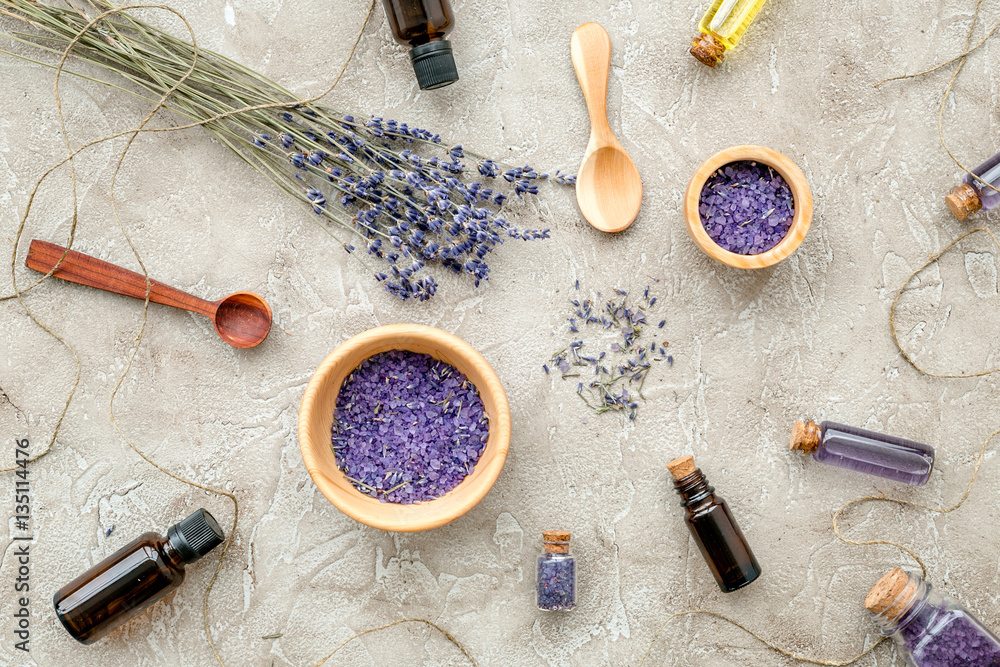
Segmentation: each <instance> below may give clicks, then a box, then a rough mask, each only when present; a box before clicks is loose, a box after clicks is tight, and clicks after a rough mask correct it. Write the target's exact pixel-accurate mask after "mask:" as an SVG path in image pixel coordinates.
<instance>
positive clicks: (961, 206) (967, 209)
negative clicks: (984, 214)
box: [944, 183, 983, 220]
mask: <svg viewBox="0 0 1000 667" xmlns="http://www.w3.org/2000/svg"><path fill="white" fill-rule="evenodd" d="M944 203H945V204H947V205H948V210H949V211H951V214H952V215H954V216H955V217H956V218H958V219H959V220H965V219H966V218H968V217H969V216H970V215H971V214H973V213H975V212H976V211H978V210H979V209H981V208H982V207H983V200H982V199H980V198H979V193H978V192H976V189H975V188H974V187H972V186H971V185H969V184H968V183H963V184H962V185H958V186H955V189H954V190H952V191H951V194H949V195H948V196H946V197H945V198H944Z"/></svg>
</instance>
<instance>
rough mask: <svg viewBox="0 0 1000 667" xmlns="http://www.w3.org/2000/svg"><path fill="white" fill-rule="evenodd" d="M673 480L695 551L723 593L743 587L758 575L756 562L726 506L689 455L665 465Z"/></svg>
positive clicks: (759, 570)
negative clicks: (696, 548)
mask: <svg viewBox="0 0 1000 667" xmlns="http://www.w3.org/2000/svg"><path fill="white" fill-rule="evenodd" d="M667 469H668V470H669V471H670V474H671V476H672V477H673V478H674V491H676V492H677V493H678V494H679V495H680V497H681V507H683V508H684V509H685V510H686V514H685V517H684V521H685V523H687V526H688V529H689V530H690V531H691V535H692V536H693V537H694V541H695V544H697V545H698V550H699V551H701V555H702V556H703V557H704V558H705V562H706V563H708V567H709V569H710V570H711V571H712V575H713V576H714V577H715V581H716V583H718V584H719V588H720V589H722V592H723V593H731V592H732V591H735V590H738V589H740V588H743V587H744V586H746V585H748V584H750V583H752V582H753V581H754V580H756V579H757V577H759V576H760V573H761V569H760V563H758V562H757V558H756V557H755V556H754V555H753V552H752V551H751V550H750V545H748V544H747V541H746V538H745V537H743V532H742V531H741V530H740V527H739V526H738V525H736V519H734V518H733V514H732V512H731V511H730V510H729V505H727V504H726V501H725V500H723V499H722V498H719V497H718V496H716V495H715V488H714V487H712V486H709V484H708V480H707V479H706V478H705V475H704V474H702V472H701V470H699V469H698V468H696V467H695V464H694V457H693V456H682V457H680V458H678V459H674V460H673V461H671V462H670V463H668V464H667Z"/></svg>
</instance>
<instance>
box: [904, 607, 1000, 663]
mask: <svg viewBox="0 0 1000 667" xmlns="http://www.w3.org/2000/svg"><path fill="white" fill-rule="evenodd" d="M950 607H951V605H943V606H940V607H938V606H935V605H932V604H928V605H926V606H925V607H924V608H923V609H921V610H919V611H918V612H917V613H916V614H915V616H914V618H913V619H912V620H909V619H908V620H907V622H906V624H905V625H903V626H902V627H901V628H900V630H899V633H900V636H901V637H902V640H903V645H904V646H905V647H906V649H907V650H909V652H910V653H911V655H912V656H913V660H914V663H915V664H916V665H917V667H1000V643H998V640H997V638H996V636H994V635H993V633H991V632H990V631H989V630H987V629H986V628H985V627H983V625H982V624H981V623H980V622H979V621H978V620H977V619H976V618H974V617H973V616H972V615H971V614H969V613H968V612H966V611H965V610H963V609H955V608H950Z"/></svg>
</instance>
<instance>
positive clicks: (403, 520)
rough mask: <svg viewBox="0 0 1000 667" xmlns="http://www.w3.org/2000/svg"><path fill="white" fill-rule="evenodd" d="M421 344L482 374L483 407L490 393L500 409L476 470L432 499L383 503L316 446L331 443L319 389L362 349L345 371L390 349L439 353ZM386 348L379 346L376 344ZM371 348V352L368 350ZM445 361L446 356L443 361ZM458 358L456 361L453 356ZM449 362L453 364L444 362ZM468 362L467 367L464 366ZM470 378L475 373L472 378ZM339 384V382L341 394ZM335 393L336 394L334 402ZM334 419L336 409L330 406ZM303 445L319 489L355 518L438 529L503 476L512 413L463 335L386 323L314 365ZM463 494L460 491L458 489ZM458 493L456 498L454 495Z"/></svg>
mask: <svg viewBox="0 0 1000 667" xmlns="http://www.w3.org/2000/svg"><path fill="white" fill-rule="evenodd" d="M421 344H423V345H425V346H426V347H428V348H445V349H447V350H449V351H450V352H452V353H454V354H455V356H456V358H457V360H458V363H453V364H452V365H454V366H455V367H456V368H458V370H459V371H461V372H463V373H465V374H466V376H467V377H468V376H469V372H468V371H469V369H470V368H474V369H475V371H476V372H477V373H478V374H479V375H481V376H482V378H483V381H482V382H475V385H476V388H477V389H478V390H479V393H480V396H481V397H482V398H483V404H484V407H486V406H487V404H488V402H489V401H487V396H489V397H490V400H491V401H492V402H493V403H495V412H496V414H495V415H493V414H490V430H489V437H488V439H487V444H486V449H485V450H484V451H483V455H482V456H481V457H480V459H479V461H478V462H477V463H476V466H475V468H474V469H473V473H471V474H470V475H469V476H468V477H466V478H465V479H464V480H462V482H461V483H460V484H459V485H458V486H456V487H455V488H454V489H452V490H451V491H449V492H448V493H446V494H444V495H443V496H440V497H438V498H435V499H433V500H428V501H424V502H421V503H414V504H410V505H403V504H399V503H383V502H380V501H379V500H377V499H375V498H372V497H371V496H367V495H365V494H363V493H361V492H360V491H358V490H357V489H355V488H354V487H353V486H352V485H351V484H350V483H349V482H347V480H346V479H345V477H344V473H343V472H342V471H341V470H340V469H339V468H338V467H336V465H335V464H334V465H333V466H332V470H331V469H330V466H328V465H325V464H324V463H323V462H322V461H321V460H320V459H319V455H318V453H317V451H318V448H321V447H324V448H326V449H327V450H329V448H330V434H329V433H314V432H313V428H312V423H313V418H312V417H313V413H314V411H315V410H317V409H323V408H321V407H320V406H318V405H317V402H318V400H319V394H320V392H321V391H322V390H323V389H324V388H325V385H326V383H327V381H328V379H329V378H330V377H331V376H332V375H333V374H334V372H335V371H336V370H337V369H338V368H340V367H342V365H343V364H344V363H346V362H348V361H350V360H351V359H352V358H355V357H357V355H358V354H363V355H364V356H361V357H360V358H359V359H358V361H357V362H356V363H354V362H352V366H351V368H350V369H348V371H347V373H350V371H351V370H354V369H355V368H357V366H358V364H360V363H361V361H362V360H364V359H366V358H368V357H370V356H372V355H374V354H378V353H379V352H381V351H385V350H388V349H402V350H411V351H417V352H422V353H425V354H431V356H433V357H435V358H438V357H437V355H435V354H433V353H432V352H430V351H427V350H423V349H419V350H413V347H419V346H420V345H421ZM380 346H381V347H383V349H381V350H379V349H375V348H378V347H380ZM366 350H368V352H365V351H366ZM442 361H443V360H442ZM453 361H454V360H453ZM445 363H452V362H451V361H446V362H445ZM463 367H464V368H463ZM470 379H471V378H470ZM339 391H340V387H339V386H338V387H337V393H339ZM337 393H335V394H334V395H333V397H332V402H333V404H334V406H335V405H336V400H337ZM330 414H331V421H332V409H331V412H330ZM298 435H299V450H300V452H301V453H302V459H303V461H304V463H305V465H306V469H307V470H308V471H309V476H310V477H311V478H312V480H313V482H314V483H315V484H316V486H317V487H318V488H319V490H320V492H321V493H322V494H323V495H324V496H325V497H326V498H327V500H329V501H330V502H331V503H332V504H333V505H334V506H335V507H336V508H337V509H339V510H340V511H341V512H343V513H344V514H346V515H347V516H349V517H351V518H352V519H354V520H355V521H358V522H360V523H363V524H365V525H367V526H371V527H372V528H378V529H380V530H386V531H392V532H418V531H423V530H430V529H432V528H437V527H439V526H442V525H444V524H446V523H449V522H451V521H454V520H455V519H457V518H459V517H460V516H462V515H464V514H465V513H466V512H468V511H469V510H471V509H472V508H473V507H475V506H476V505H477V504H478V503H479V501H481V500H482V499H483V498H484V497H485V496H486V494H487V493H489V491H490V489H492V488H493V484H494V483H495V482H496V480H497V478H498V477H499V476H500V471H501V470H503V466H504V463H505V462H506V459H507V453H508V452H509V450H510V438H511V417H510V405H509V403H508V401H507V394H506V393H505V392H504V389H503V385H502V384H501V382H500V378H499V376H497V374H496V372H495V371H494V370H493V367H492V366H490V364H489V362H488V361H487V360H486V358H485V357H483V356H482V354H480V353H479V351H478V350H476V349H475V348H474V347H472V346H471V345H469V344H468V343H466V342H465V341H464V340H462V339H461V338H459V337H458V336H455V335H454V334H451V333H448V332H447V331H443V330H441V329H437V328H435V327H431V326H426V325H423V324H388V325H384V326H379V327H375V328H373V329H368V330H367V331H363V332H362V333H359V334H357V335H356V336H353V337H351V338H349V339H347V340H346V341H344V342H343V343H341V344H340V345H339V346H337V348H336V349H334V350H333V352H331V353H330V354H329V355H327V357H326V358H325V359H324V360H323V362H322V363H321V364H320V365H319V366H318V367H317V368H316V370H315V372H314V373H313V375H312V378H311V379H310V380H309V385H308V386H307V387H306V391H305V394H304V395H303V397H302V404H301V407H300V408H299V419H298ZM331 475H332V476H334V477H335V478H337V479H338V480H343V483H342V484H341V485H339V486H338V485H335V484H334V483H333V482H332V481H331V480H330V479H329V476H331ZM460 489H461V490H462V491H461V493H458V492H459V490H460ZM456 497H458V498H457V499H456Z"/></svg>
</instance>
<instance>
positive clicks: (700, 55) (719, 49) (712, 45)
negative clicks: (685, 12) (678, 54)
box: [691, 33, 726, 67]
mask: <svg viewBox="0 0 1000 667" xmlns="http://www.w3.org/2000/svg"><path fill="white" fill-rule="evenodd" d="M725 54H726V47H725V45H724V44H723V43H722V42H720V41H719V40H718V39H716V38H715V37H713V36H712V35H708V34H706V33H700V34H699V35H698V36H697V37H696V38H695V39H693V40H691V55H692V56H694V57H695V58H697V59H698V60H700V61H701V62H703V63H705V64H706V65H708V66H709V67H715V66H716V65H717V64H719V63H721V62H722V58H723V56H724V55H725Z"/></svg>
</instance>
